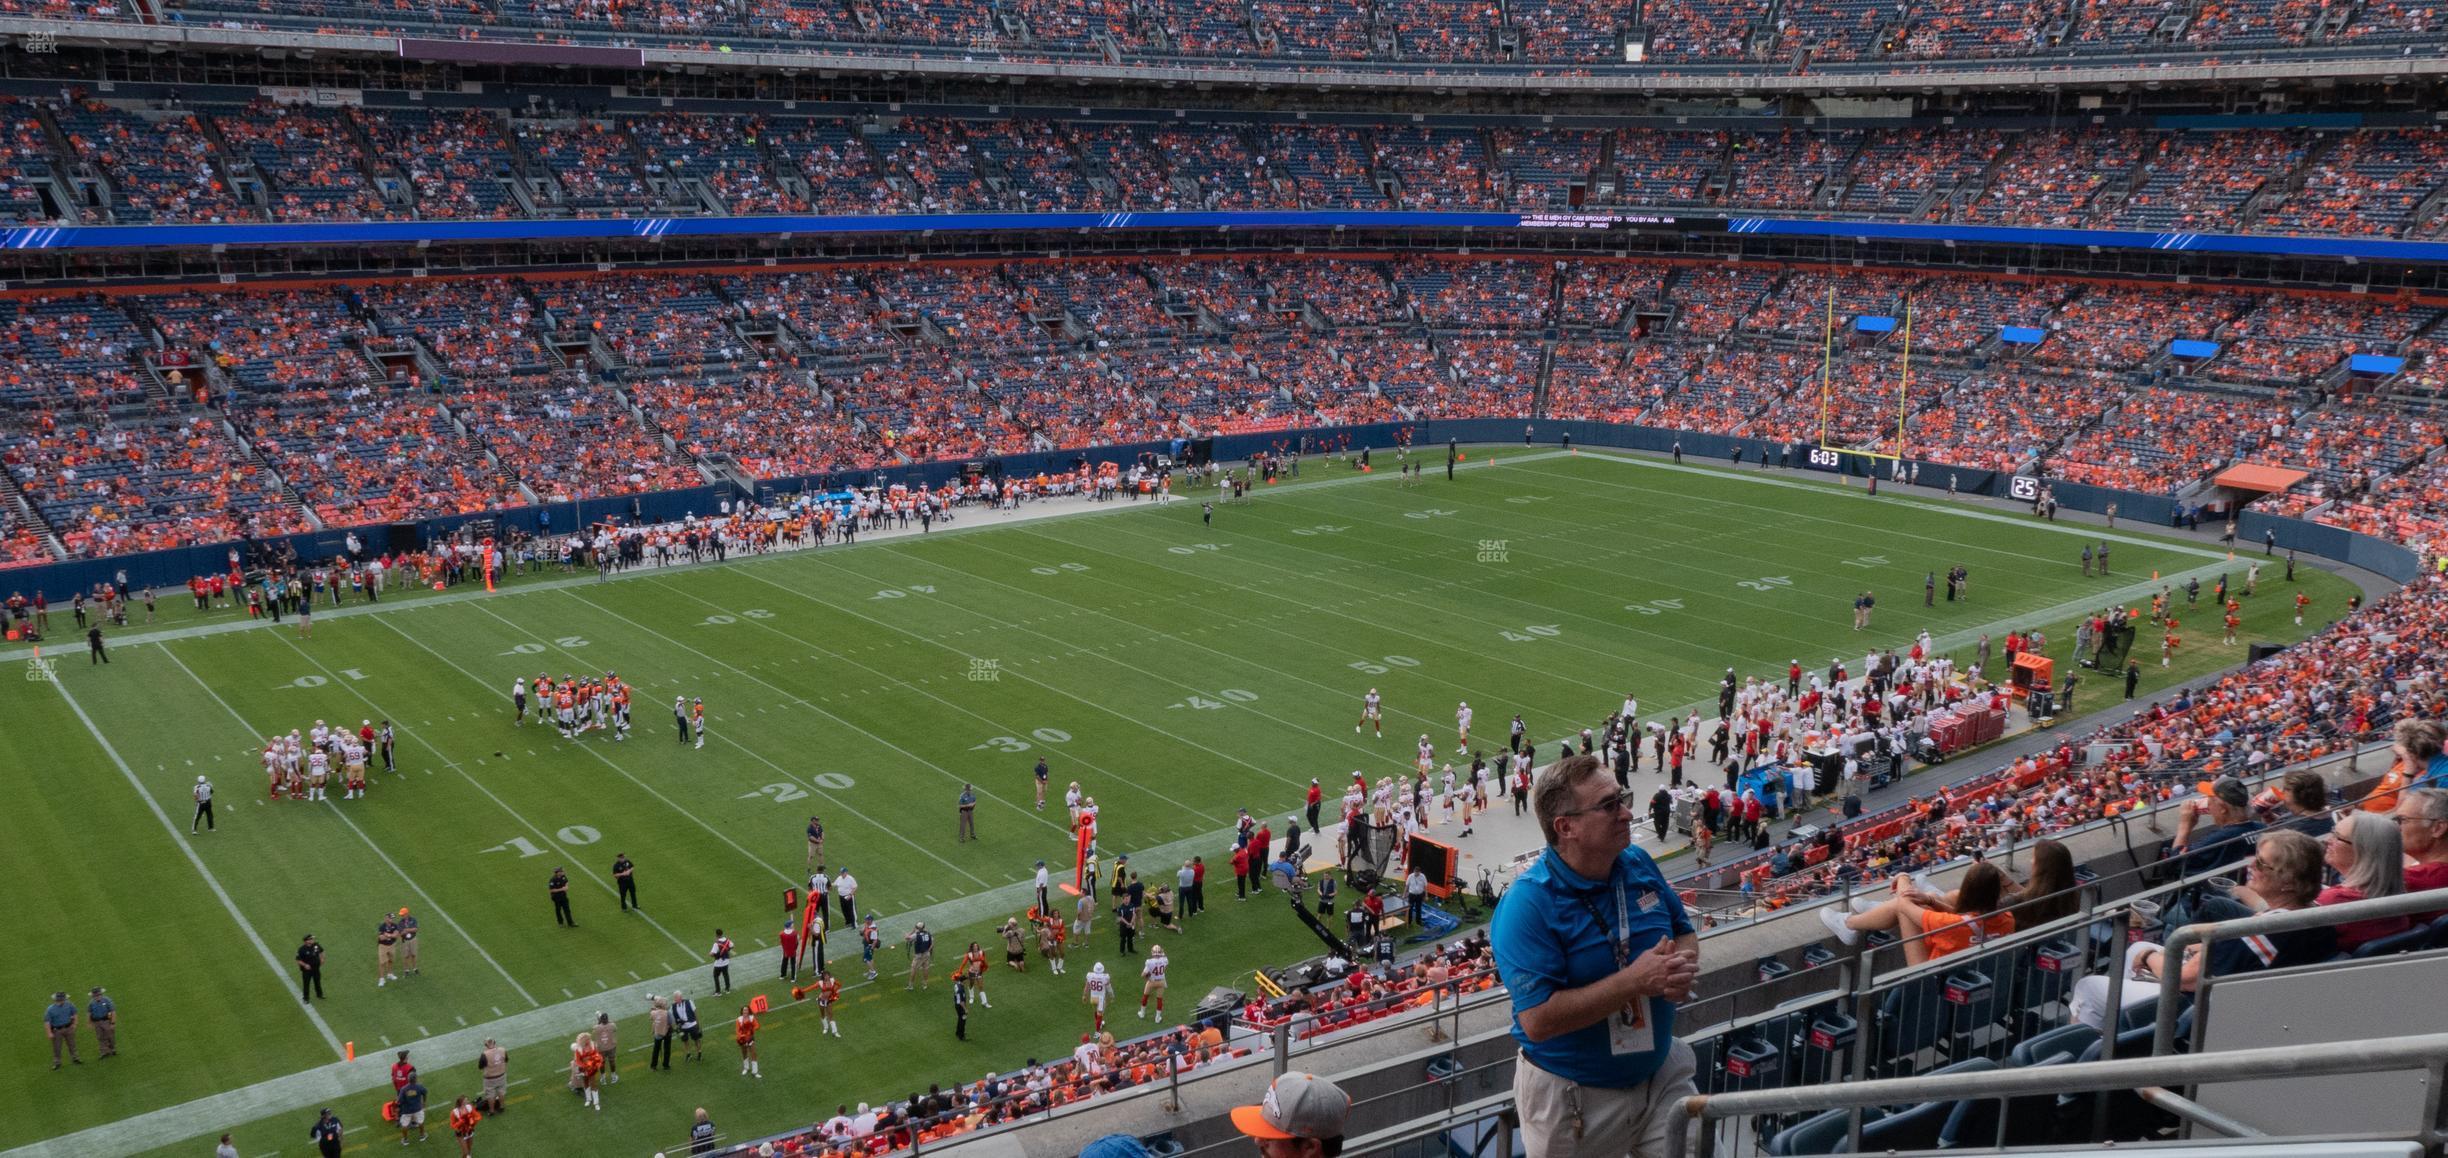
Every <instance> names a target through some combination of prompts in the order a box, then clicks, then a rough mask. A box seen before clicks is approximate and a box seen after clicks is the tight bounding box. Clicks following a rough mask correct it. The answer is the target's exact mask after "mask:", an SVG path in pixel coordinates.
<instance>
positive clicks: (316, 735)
mask: <svg viewBox="0 0 2448 1158" xmlns="http://www.w3.org/2000/svg"><path fill="white" fill-rule="evenodd" d="M307 735H308V736H309V737H311V738H312V739H313V740H314V746H315V751H317V752H320V751H322V750H323V745H324V744H325V743H326V742H328V741H330V739H331V729H330V728H327V727H324V726H323V721H321V720H316V721H315V723H314V731H312V732H309V733H307Z"/></svg>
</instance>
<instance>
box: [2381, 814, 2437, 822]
mask: <svg viewBox="0 0 2448 1158" xmlns="http://www.w3.org/2000/svg"><path fill="white" fill-rule="evenodd" d="M2389 819H2390V820H2394V821H2396V822H2397V823H2399V824H2404V823H2405V822H2406V821H2409V820H2419V821H2421V822H2422V823H2424V824H2439V823H2441V822H2442V821H2441V818H2440V817H2436V816H2405V815H2402V814H2400V815H2394V816H2391V817H2389Z"/></svg>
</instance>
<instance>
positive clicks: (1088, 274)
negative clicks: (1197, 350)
mask: <svg viewBox="0 0 2448 1158" xmlns="http://www.w3.org/2000/svg"><path fill="white" fill-rule="evenodd" d="M1003 269H1004V276H1005V277H1008V278H1010V279H1011V283H1012V285H1014V286H1015V287H1017V288H1018V289H1019V291H1020V301H1019V308H1020V311H1021V312H1022V313H1023V314H1030V315H1035V314H1039V313H1044V312H1049V311H1052V312H1063V311H1067V312H1069V314H1070V315H1071V316H1072V317H1074V318H1077V319H1079V321H1080V324H1082V325H1084V326H1086V327H1088V329H1089V331H1090V332H1092V333H1094V334H1096V335H1098V336H1099V337H1102V338H1107V339H1116V338H1145V337H1154V336H1157V335H1160V334H1166V333H1170V332H1172V331H1173V329H1174V326H1173V323H1172V321H1171V319H1169V318H1167V317H1166V316H1165V315H1164V312H1163V311H1162V310H1159V309H1158V308H1157V307H1156V297H1155V295H1154V294H1153V293H1152V292H1151V290H1150V286H1149V284H1148V279H1147V275H1146V274H1144V273H1141V272H1140V271H1139V270H1138V269H1137V268H1136V267H1134V266H1133V265H1132V264H1131V263H1129V262H1120V261H1065V262H1014V263H1012V264H1010V265H1006V266H1004V267H1003Z"/></svg>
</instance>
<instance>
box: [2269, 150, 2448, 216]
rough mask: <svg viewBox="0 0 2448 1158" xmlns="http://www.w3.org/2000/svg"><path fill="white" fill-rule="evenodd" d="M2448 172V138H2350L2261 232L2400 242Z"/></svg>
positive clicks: (2310, 168) (2320, 160) (2319, 161)
mask: <svg viewBox="0 0 2448 1158" xmlns="http://www.w3.org/2000/svg"><path fill="white" fill-rule="evenodd" d="M2443 172H2448V139H2443V138H2442V137H2441V136H2440V135H2439V134H2437V133H2428V132H2422V131H2420V130H2407V129H2372V130H2366V131H2363V132H2355V133H2347V134H2345V135H2344V136H2342V137H2340V138H2339V139H2338V141H2337V143H2336V146H2335V147H2334V148H2332V149H2330V150H2329V151H2328V152H2326V153H2323V154H2321V155H2320V156H2319V157H2317V158H2316V159H2314V160H2313V161H2312V163H2311V164H2309V165H2307V166H2305V167H2304V169H2303V171H2302V173H2301V180H2302V184H2301V186H2299V187H2298V188H2296V189H2294V190H2293V191H2291V192H2289V193H2288V194H2287V195H2286V196H2285V197H2284V198H2282V199H2281V200H2279V202H2278V203H2277V204H2276V205H2273V206H2271V207H2270V208H2269V210H2268V211H2267V212H2264V213H2262V214H2261V215H2260V217H2259V218H2258V220H2256V221H2255V223H2254V226H2255V228H2259V229H2265V230H2269V231H2272V232H2278V233H2319V234H2333V235H2337V234H2342V235H2347V236H2380V237H2393V236H2397V235H2399V234H2401V233H2403V232H2405V231H2406V230H2407V229H2408V228H2409V227H2412V226H2415V225H2418V224H2422V223H2420V222H2416V221H2415V220H2414V210H2415V209H2416V208H2417V207H2418V206H2420V205H2421V204H2422V203H2423V201H2424V199H2425V198H2428V197H2429V196H2431V194H2432V193H2434V192H2436V191H2438V189H2439V188H2440V185H2441V179H2440V175H2441V173H2443Z"/></svg>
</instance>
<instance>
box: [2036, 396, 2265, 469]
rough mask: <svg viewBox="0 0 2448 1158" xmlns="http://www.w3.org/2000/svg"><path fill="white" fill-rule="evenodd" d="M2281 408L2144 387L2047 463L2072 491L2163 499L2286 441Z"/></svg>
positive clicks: (2262, 401)
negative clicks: (2079, 486)
mask: <svg viewBox="0 0 2448 1158" xmlns="http://www.w3.org/2000/svg"><path fill="white" fill-rule="evenodd" d="M2294 421H2295V413H2294V411H2293V410H2292V408H2290V407H2289V406H2287V405H2286V404H2285V403H2283V402H2276V401H2272V400H2267V399H2262V398H2257V397H2251V396H2244V395H2234V394H2212V393H2205V392H2201V391H2194V390H2171V389H2165V388H2162V387H2157V386H2146V387H2142V388H2140V389H2136V390H2130V391H2128V392H2127V393H2126V395H2125V397H2124V399H2123V400H2122V401H2121V402H2120V403H2119V404H2118V406H2117V408H2116V410H2115V411H2114V412H2112V413H2110V414H2107V415H2105V416H2104V417H2103V418H2102V419H2101V420H2100V421H2099V422H2098V423H2097V424H2095V425H2093V426H2091V427H2090V428H2088V429H2086V430H2085V431H2083V432H2082V433H2081V434H2079V435H2077V436H2075V437H2074V438H2073V439H2072V440H2070V441H2069V442H2067V443H2066V445H2065V448H2064V450H2063V451H2062V452H2061V453H2060V454H2059V455H2058V457H2056V458H2055V459H2054V460H2052V461H2053V465H2054V466H2055V468H2056V471H2057V473H2058V474H2060V475H2062V476H2063V477H2065V478H2068V479H2072V480H2073V481H2075V482H2078V483H2089V484H2091V485H2092V486H2103V487H2116V488H2119V489H2122V490H2130V491H2141V492H2144V493H2146V494H2169V493H2172V492H2174V491H2175V490H2177V489H2178V488H2180V487H2182V486H2184V485H2185V484H2188V483H2191V482H2193V481H2195V480H2197V479H2200V478H2202V477H2204V476H2206V475H2208V474H2209V473H2211V472H2212V471H2214V470H2216V469H2217V468H2219V467H2221V466H2225V465H2226V464H2228V463H2230V462H2233V461H2235V460H2237V459H2239V458H2242V457H2243V456H2245V455H2247V454H2251V453H2252V452H2254V451H2257V450H2259V449H2261V448H2262V447H2263V446H2266V445H2268V444H2269V443H2270V441H2271V440H2273V439H2275V438H2278V437H2279V436H2281V435H2283V434H2285V433H2286V430H2287V427H2289V426H2291V425H2293V423H2294Z"/></svg>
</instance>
